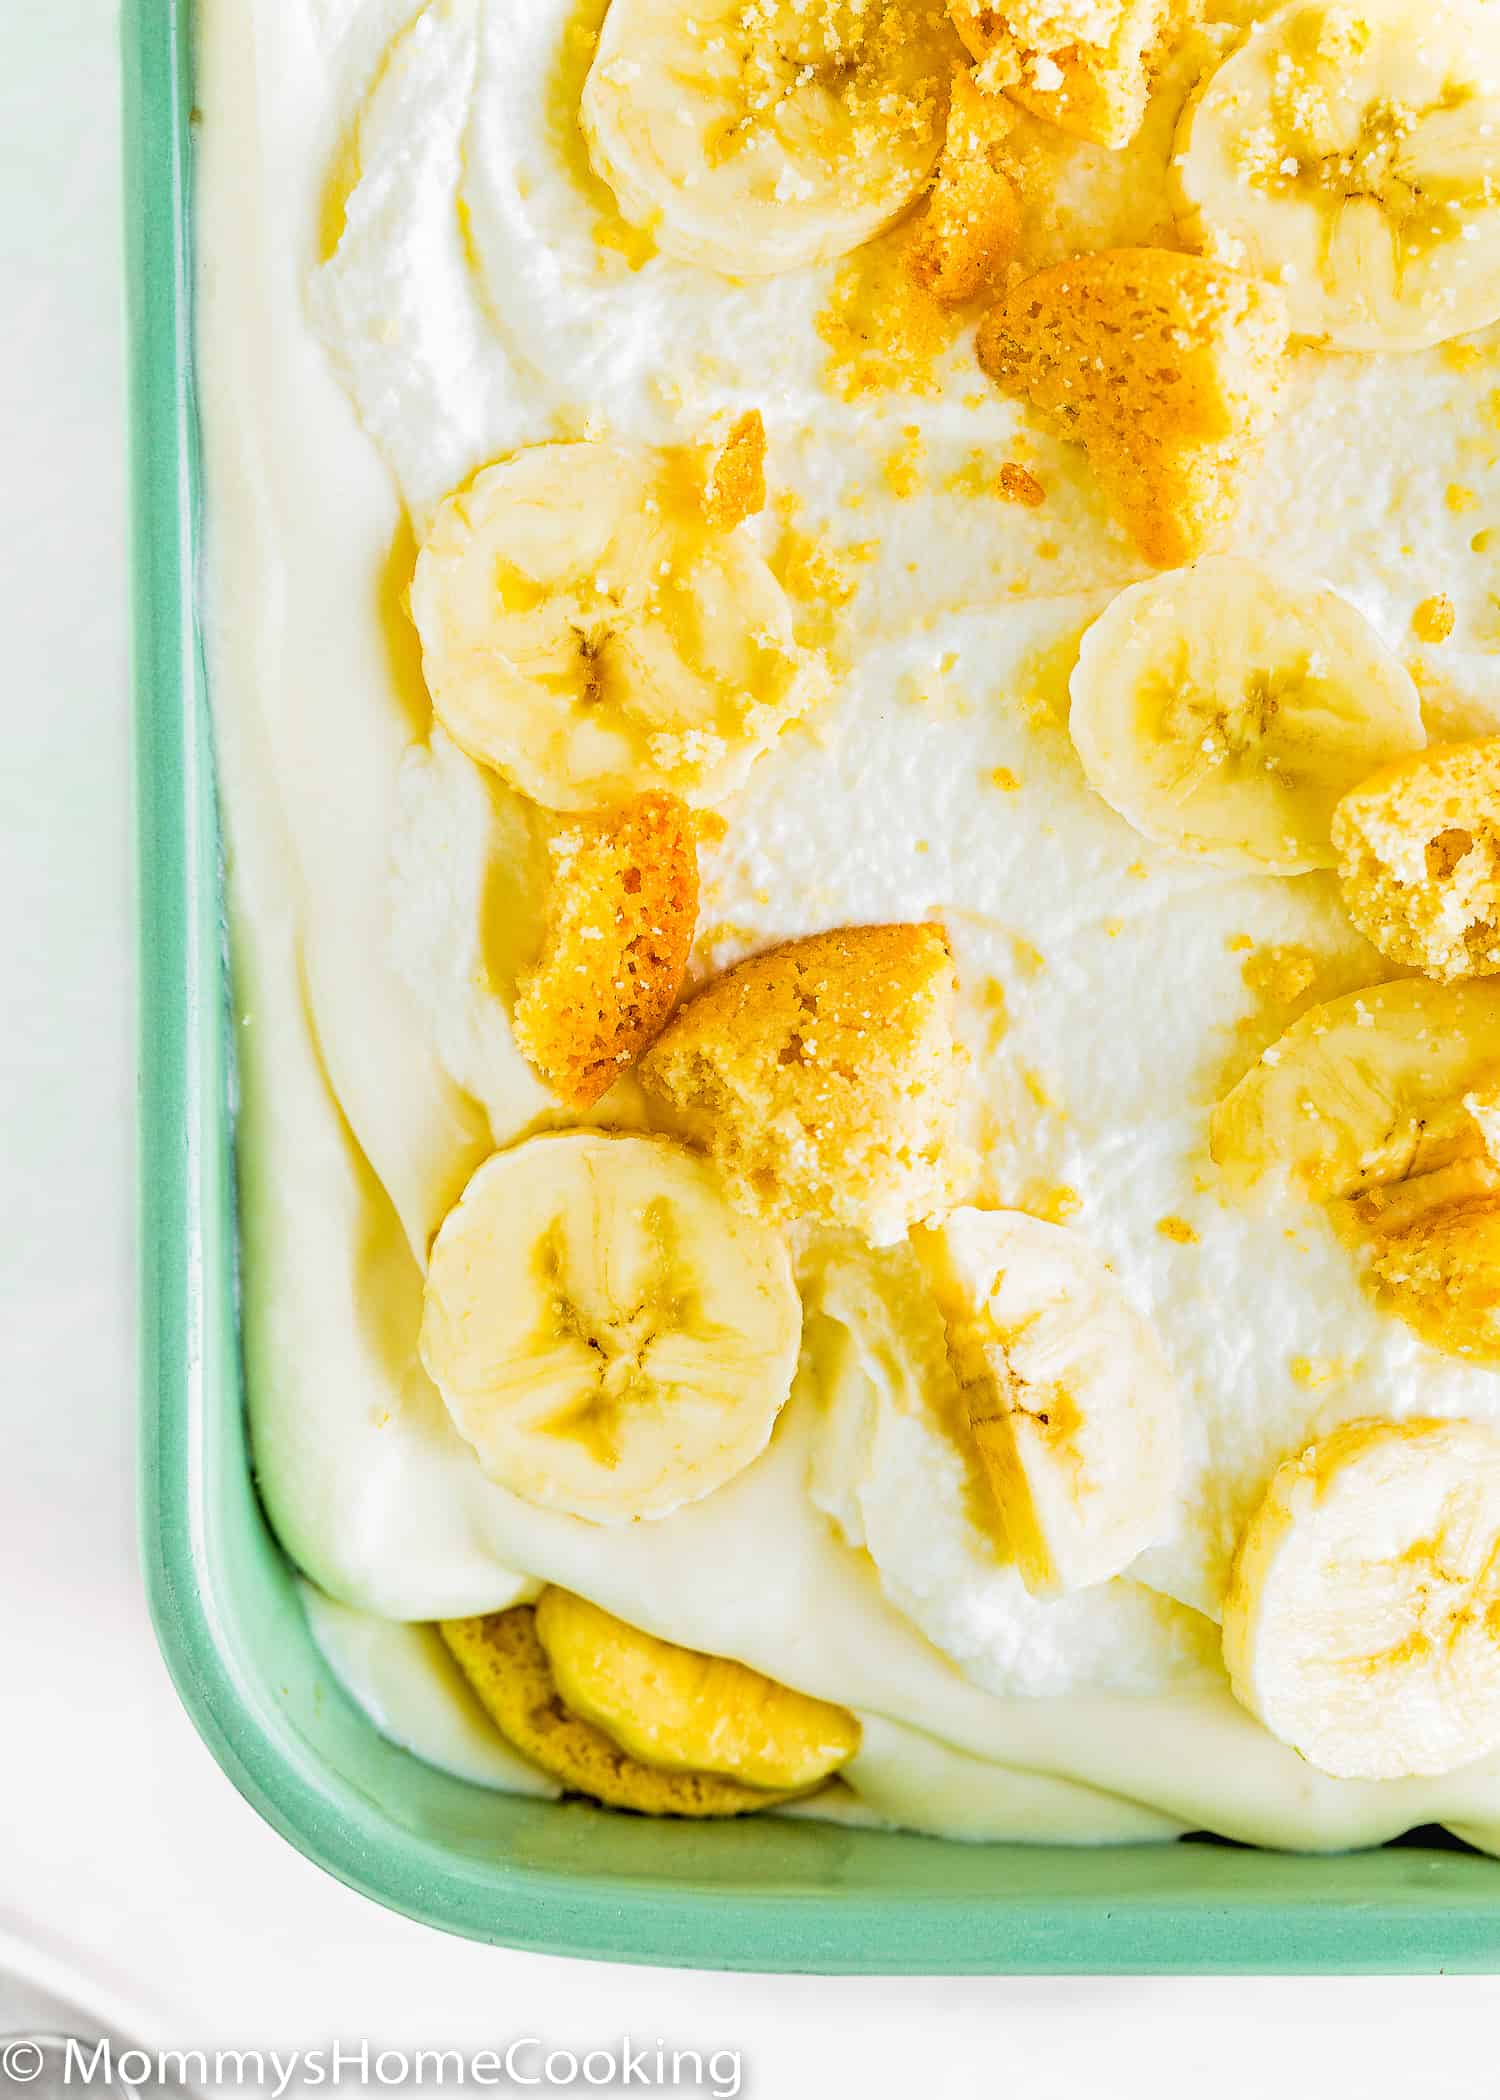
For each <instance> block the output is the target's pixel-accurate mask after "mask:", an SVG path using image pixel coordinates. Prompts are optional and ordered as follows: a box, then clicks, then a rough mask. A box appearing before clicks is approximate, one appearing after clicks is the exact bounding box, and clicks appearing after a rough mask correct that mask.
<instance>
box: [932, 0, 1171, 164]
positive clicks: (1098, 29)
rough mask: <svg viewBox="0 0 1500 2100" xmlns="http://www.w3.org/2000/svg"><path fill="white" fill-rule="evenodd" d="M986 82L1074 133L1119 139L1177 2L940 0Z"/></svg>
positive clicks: (1127, 133) (1142, 110)
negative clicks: (994, 1)
mask: <svg viewBox="0 0 1500 2100" xmlns="http://www.w3.org/2000/svg"><path fill="white" fill-rule="evenodd" d="M948 11H949V13H950V15H951V16H952V18H953V23H954V26H955V27H956V29H957V30H958V33H959V35H960V36H961V37H962V38H963V40H964V43H965V44H966V45H967V46H968V49H969V50H970V51H971V52H972V53H973V55H974V57H975V58H977V59H978V60H979V61H980V69H979V77H980V80H981V82H982V84H983V85H984V86H986V87H990V88H995V89H1003V90H1004V91H1005V93H1006V94H1007V95H1009V96H1010V97H1011V99H1012V100H1013V101H1015V102H1018V103H1019V104H1020V105H1021V107H1022V108H1023V109H1029V110H1030V111H1031V112H1032V114H1033V115H1034V116H1038V117H1043V118H1045V119H1046V120H1047V122H1048V123H1051V124H1055V125H1056V126H1057V127H1058V129H1059V130H1060V131H1066V132H1068V133H1070V134H1071V135H1072V136H1073V137H1074V138H1080V139H1088V140H1091V141H1092V142H1093V144H1095V145H1098V146H1110V147H1119V146H1126V145H1128V144H1129V143H1130V141H1131V140H1132V139H1133V138H1134V137H1135V135H1136V133H1137V131H1139V130H1140V127H1141V119H1142V118H1143V117H1144V116H1145V114H1146V103H1147V101H1148V99H1149V97H1150V93H1151V83H1152V79H1153V76H1154V74H1155V72H1156V69H1157V67H1158V66H1159V65H1160V63H1161V60H1162V59H1163V57H1164V56H1165V54H1166V52H1167V50H1168V49H1169V48H1170V46H1171V43H1172V40H1173V38H1174V37H1175V36H1176V35H1177V34H1178V33H1179V32H1180V31H1181V30H1182V29H1183V28H1184V27H1185V26H1186V23H1187V20H1188V17H1189V13H1190V9H1189V6H1188V5H1187V4H1186V0H1008V4H1007V5H1005V6H1003V7H992V6H990V5H988V4H986V0H948Z"/></svg>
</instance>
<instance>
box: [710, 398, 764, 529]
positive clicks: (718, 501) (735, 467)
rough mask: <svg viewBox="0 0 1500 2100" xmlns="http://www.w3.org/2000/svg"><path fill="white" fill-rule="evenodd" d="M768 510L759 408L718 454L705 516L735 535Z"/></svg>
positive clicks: (738, 426) (737, 425) (739, 421)
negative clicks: (748, 522)
mask: <svg viewBox="0 0 1500 2100" xmlns="http://www.w3.org/2000/svg"><path fill="white" fill-rule="evenodd" d="M765 507H766V426H765V423H764V421H763V420H762V418H761V413H760V410H759V409H758V408H752V409H747V410H746V412H745V414H744V415H742V416H740V417H739V418H738V419H737V420H736V422H735V423H734V424H733V426H732V427H731V429H730V431H729V435H728V436H727V437H726V438H725V440H724V442H723V444H722V445H721V446H720V447H719V448H718V450H717V451H716V452H715V453H714V455H713V458H712V461H711V462H710V465H709V469H708V480H707V482H706V483H705V484H704V489H703V514H704V516H705V517H706V518H707V519H708V522H709V524H710V525H712V526H714V527H715V528H716V529H717V530H719V531H721V532H731V531H733V529H734V527H735V526H736V525H740V524H743V523H744V521H745V519H746V518H753V517H754V516H755V515H756V513H757V512H758V511H762V510H764V509H765Z"/></svg>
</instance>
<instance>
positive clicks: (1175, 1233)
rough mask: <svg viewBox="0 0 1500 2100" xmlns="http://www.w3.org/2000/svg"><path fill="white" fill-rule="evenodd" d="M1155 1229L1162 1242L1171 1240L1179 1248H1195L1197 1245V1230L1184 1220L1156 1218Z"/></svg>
mask: <svg viewBox="0 0 1500 2100" xmlns="http://www.w3.org/2000/svg"><path fill="white" fill-rule="evenodd" d="M1156 1229H1157V1231H1158V1232H1159V1233H1160V1234H1161V1236H1162V1238H1163V1239H1164V1240H1173V1241H1175V1242H1176V1244H1177V1245H1178V1246H1179V1247H1196V1246H1197V1244H1198V1233H1197V1229H1196V1227H1194V1226H1192V1225H1190V1224H1189V1223H1188V1221H1187V1219H1186V1218H1178V1217H1165V1218H1158V1219H1157V1221H1156Z"/></svg>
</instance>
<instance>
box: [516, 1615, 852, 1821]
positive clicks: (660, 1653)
mask: <svg viewBox="0 0 1500 2100" xmlns="http://www.w3.org/2000/svg"><path fill="white" fill-rule="evenodd" d="M536 1631H537V1638H538V1639H539V1640H540V1641H541V1644H542V1646H543V1648H544V1649H545V1650H546V1652H547V1660H548V1662H549V1663H550V1664H551V1666H552V1676H553V1681H554V1682H555V1684H556V1686H557V1689H558V1692H559V1693H560V1694H561V1696H562V1698H563V1700H564V1701H565V1702H566V1704H567V1705H568V1707H569V1708H570V1709H571V1710H572V1712H574V1713H575V1714H579V1715H581V1716H582V1717H583V1719H584V1720H586V1721H591V1722H592V1723H593V1725H594V1726H595V1727H596V1728H602V1729H603V1730H604V1732H605V1734H606V1735H608V1736H609V1737H610V1738H611V1740H612V1741H614V1742H616V1743H618V1744H619V1745H620V1747H621V1749H622V1750H625V1751H627V1752H628V1753H629V1755H630V1756H632V1757H636V1758H639V1759H640V1760H641V1762H642V1763H643V1764H648V1765H655V1766H658V1767H659V1768H661V1769H663V1770H665V1771H669V1772H713V1773H717V1774H718V1775H719V1776H720V1777H722V1778H726V1779H737V1780H739V1781H740V1782H741V1783H742V1784H743V1785H745V1786H756V1787H767V1788H773V1789H775V1790H777V1791H778V1792H787V1793H798V1792H801V1791H802V1790H803V1789H804V1788H807V1787H813V1786H816V1785H817V1784H818V1783H819V1781H820V1780H824V1779H826V1778H827V1777H828V1775H829V1773H830V1772H835V1771H837V1770H838V1768H839V1766H840V1765H843V1764H847V1763H848V1761H849V1759H850V1758H851V1757H852V1756H853V1755H854V1753H855V1751H856V1750H857V1749H858V1748H859V1723H858V1721H856V1720H855V1718H854V1716H853V1714H851V1713H848V1712H846V1711H845V1709H844V1708H843V1707H841V1706H830V1705H829V1703H828V1702H827V1700H825V1699H811V1698H809V1697H808V1696H807V1694H806V1693H804V1692H794V1691H792V1690H791V1689H790V1688H789V1687H788V1686H787V1685H784V1684H777V1683H776V1682H775V1681H774V1680H773V1679H772V1678H770V1677H763V1676H762V1675H761V1673H760V1672H759V1670H751V1669H747V1668H746V1666H745V1665H744V1664H743V1663H738V1662H732V1661H730V1660H729V1659H728V1658H727V1657H725V1656H720V1655H700V1654H699V1653H698V1652H697V1650H696V1649H693V1648H679V1647H678V1646H677V1645H676V1644H675V1643H674V1642H672V1641H660V1640H657V1639H656V1637H655V1636H654V1635H653V1634H649V1633H643V1632H642V1631H641V1629H640V1628H639V1627H637V1626H629V1625H627V1624H626V1623H625V1621H624V1620H623V1619H617V1618H615V1616H614V1615H613V1613H611V1612H607V1611H605V1610H604V1609H603V1608H602V1607H601V1606H600V1605H597V1604H591V1603H589V1601H588V1599H587V1598H585V1597H579V1596H575V1595H574V1594H573V1592H572V1591H571V1590H561V1589H555V1588H554V1589H546V1590H543V1592H542V1594H541V1596H540V1597H539V1598H538V1599H537V1607H536Z"/></svg>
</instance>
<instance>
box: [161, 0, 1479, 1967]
mask: <svg viewBox="0 0 1500 2100" xmlns="http://www.w3.org/2000/svg"><path fill="white" fill-rule="evenodd" d="M244 4H245V5H247V6H254V5H274V4H275V0H244ZM123 17H124V20H123V34H124V83H125V132H126V153H127V165H126V210H127V220H128V224H127V244H128V258H129V271H130V283H129V297H130V323H131V360H132V363H131V402H132V411H133V454H134V551H135V704H136V724H137V729H136V734H137V768H138V786H137V793H138V834H139V841H140V848H139V857H140V904H141V1091H140V1124H141V1217H140V1225H141V1247H142V1258H141V1315H142V1363H141V1392H142V1402H141V1522H142V1538H143V1550H144V1559H145V1568H146V1578H147V1584H148V1588H149V1592H150V1600H151V1608H152V1612H153V1615H154V1617H155V1621H156V1628H157V1633H158V1637H159V1639H160V1642H161V1646H162V1651H163V1653H164V1655H165V1657H166V1660H167V1664H168V1666H169V1668H170V1670H171V1672H172V1675H173V1677H174V1679H175V1681H176V1684H177V1687H178V1690H179V1692H180V1693H181V1696H182V1699H183V1702H184V1704H185V1705H186V1707H187V1709H188V1711H189V1713H190V1714H191V1715H192V1717H193V1719H194V1721H195V1722H196V1724H197V1726H198V1728H199V1729H200V1730H201V1732H202V1734H203V1736H204V1738H205V1740H206V1741H207V1743H208V1744H209V1747H210V1748H211V1749H212V1751H213V1753H214V1755H215V1756H216V1757H217V1758H218V1760H219V1762H220V1764H221V1765H222V1766H223V1768H224V1770H225V1771H226V1772H227V1773H228V1775H229V1777H230V1778H231V1779H232V1780H233V1782H234V1784H235V1785H236V1786H237V1787H238V1788H239V1789H240V1791H241V1792H242V1793H243V1794H244V1795H245V1796H246V1798H247V1799H248V1800H250V1801H251V1802H253V1803H254V1805H255V1806H256V1808H257V1809H259V1811H260V1813H261V1814H262V1815H263V1816H264V1817H265V1818H266V1820H267V1821H268V1822H270V1823H271V1824H272V1825H274V1827H275V1828H276V1829H277V1830H279V1831H280V1832H281V1833H282V1834H283V1836H285V1837H286V1838H288V1839H289V1840H290V1841H291V1843H293V1844H294V1845H296V1846H297V1847H299V1849H300V1850H301V1851H303V1852H304V1853H306V1854H307V1855H308V1857H309V1858H311V1859H314V1860H317V1861H318V1862H319V1863H320V1864H321V1865H322V1866H324V1867H326V1868H327V1869H328V1871H329V1872H330V1873H332V1874H335V1875H337V1876H338V1877H339V1878H340V1879H341V1880H343V1881H345V1882H348V1883H349V1884H350V1885H351V1886H353V1887H354V1888H357V1889H360V1890H362V1891H363V1892H364V1893H365V1894H367V1895H369V1896H372V1897H374V1898H375V1899H376V1900H377V1901H379V1902H381V1903H385V1904H388V1905H389V1906H390V1907H391V1908H393V1909H395V1910H399V1911H404V1912H406V1913H407V1914H408V1915H410V1916H412V1917H414V1918H420V1919H423V1920H425V1921H426V1922H428V1923H430V1924H433V1925H437V1926H441V1927H444V1928H445V1929H447V1930H448V1931H451V1932H457V1933H463V1934H467V1935H469V1936H470V1937H472V1938H475V1939H480V1940H489V1941H492V1942H494V1943H497V1944H500V1945H504V1946H512V1947H527V1948H533V1949H537V1950H540V1951H545V1952H552V1953H567V1954H577V1955H591V1956H597V1957H605V1958H614V1959H619V1960H629V1961H637V1962H655V1963H678V1964H683V1965H688V1966H697V1967H705V1968H709V1967H711V1968H731V1969H764V1970H782V1971H787V1970H790V1971H830V1972H838V1971H845V1972H863V1973H877V1972H899V1971H907V1972H913V1973H926V1974H933V1973H960V1972H979V1973H985V1972H997V1973H998V1972H1030V1973H1036V1972H1046V1971H1052V1972H1056V1971H1083V1972H1105V1971H1116V1972H1118V1971H1137V1972H1141V1971H1157V1972H1160V1971H1188V1972H1211V1971H1217V1972H1225V1971H1242V1972H1270V1971H1282V1972H1285V1971H1323V1972H1336V1971H1393V1970H1437V1969H1446V1970H1467V1971H1479V1972H1490V1971H1494V1970H1497V1969H1500V1866H1497V1865H1496V1863H1495V1862H1493V1861H1491V1860H1487V1859H1482V1858H1479V1857H1476V1856H1474V1855H1471V1854H1468V1853H1466V1852H1464V1851H1462V1850H1461V1849H1458V1848H1455V1847H1451V1846H1441V1845H1440V1846H1427V1845H1423V1844H1420V1843H1417V1844H1403V1845H1399V1846H1392V1847H1387V1848H1385V1849H1383V1850H1378V1851H1368V1852H1363V1853H1356V1854H1349V1855H1344V1856H1339V1857H1330V1858H1299V1857H1291V1856H1288V1855H1284V1854H1276V1853H1267V1852H1255V1851H1250V1850H1246V1849H1242V1848H1239V1847H1234V1846H1227V1845H1221V1844H1214V1843H1207V1842H1205V1843H1194V1842H1192V1841H1185V1842H1182V1843H1178V1844H1172V1845H1133V1846H1121V1847H1115V1848H1109V1849H1099V1850H1081V1851H1080V1850H1069V1849H1066V1848H1060V1847H1045V1846H1036V1847H1024V1846H998V1845H996V1846H971V1845H960V1844H948V1843H942V1842H939V1841H937V1840H934V1839H929V1838H918V1837H901V1836H893V1835H886V1834H882V1833H877V1832H870V1831H857V1830H848V1829H844V1828H837V1827H834V1826H833V1825H817V1824H810V1823H791V1822H785V1821H778V1820H774V1819H762V1820H760V1821H757V1822H754V1823H739V1824H728V1825H722V1826H717V1827H715V1826H709V1827H698V1826H692V1825H686V1824H670V1823H651V1822H647V1821H643V1820H639V1819H636V1818H633V1817H629V1816H616V1815H611V1814H608V1813H606V1812H603V1811H600V1810H597V1809H592V1808H589V1807H587V1806H584V1805H582V1804H561V1805H554V1804H552V1803H538V1802H532V1801H522V1800H517V1799H509V1798H505V1797H502V1796H497V1795H495V1794H492V1793H489V1792H486V1791H485V1790H483V1789H480V1788H477V1787H473V1786H470V1785H467V1784H465V1783H464V1782H463V1781H461V1780H458V1779H453V1778H450V1777H448V1776H446V1775H445V1774H443V1773H441V1772H438V1771H435V1770H433V1769H432V1768H430V1767H428V1766H425V1765H423V1764H421V1763H419V1762H418V1761H417V1760H416V1759H414V1758H412V1757H410V1756H409V1755H407V1754H406V1753H405V1752H403V1751H401V1750H398V1749H396V1748H395V1747H393V1746H392V1745H391V1744H390V1743H388V1742H386V1741H385V1740H384V1739H383V1738H382V1737H381V1736H380V1735H378V1734H377V1733H376V1731H375V1729H374V1728H373V1727H372V1726H371V1725H370V1723H369V1722H368V1721H367V1720H366V1719H365V1717H364V1715H363V1714H362V1713H361V1712H360V1711H359V1710H358V1709H357V1708H356V1707H355V1706H354V1705H353V1704H352V1703H351V1702H350V1701H349V1700H348V1699H347V1698H346V1696H345V1695H344V1693H343V1692H342V1691H341V1690H340V1688H339V1686H338V1685H337V1683H336V1682H335V1681H334V1679H333V1678H332V1677H331V1675H330V1674H329V1672H328V1670H327V1668H326V1666H325V1665H324V1664H323V1662H322V1660H321V1658H320V1656H319V1653H318V1651H317V1649H316V1647H315V1646H314V1644H313V1642H312V1639H311V1637H310V1635H309V1633H308V1630H307V1627H306V1624H305V1622H304V1619H303V1615H302V1611H301V1607H300V1605H299V1602H298V1597H297V1590H296V1586H295V1582H294V1579H293V1575H292V1571H291V1569H290V1567H289V1566H288V1564H287V1563H286V1561H285V1560H284V1559H283V1558H282V1556H281V1554H280V1552H279V1550H278V1548H277V1546H276V1544H275V1542H274V1541H273V1539H272V1538H271V1536H270V1534H269V1533H268V1531H267V1529H266V1525H265V1522H264V1519H263V1517H262V1515H261V1512H260V1508H259V1505H258V1503H257V1501H256V1496H255V1488H254V1483H253V1480H252V1477H251V1469H250V1461H249V1454H248V1450H247V1446H246V1438H245V1429H244V1417H243V1408H242V1405H241V1369H240V1361H239V1352H238V1344H237V1335H236V1282H235V1267H236V1265H235V1205H234V1170H233V1156H232V1131H231V1098H232V1077H233V1075H232V1070H231V1062H230V1051H229V1032H228V1029H227V1026H226V1018H227V1013H228V1003H227V995H226V964H225V940H224V925H223V901H222V894H221V882H220V862H219V846H218V834H217V826H216V814H215V801H214V773H213V751H212V737H211V733H210V726H209V716H208V706H207V695H206V691H205V680H204V670H203V659H202V654H201V651H200V647H199V635H198V629H197V621H196V614H195V593H194V583H195V565H196V560H197V552H196V548H197V528H198V506H199V487H198V461H197V450H196V437H195V428H194V411H193V376H192V354H191V344H192V335H191V329H192V316H191V272H190V252H191V246H190V244H191V223H190V207H191V145H190V141H191V126H192V87H191V76H192V67H191V6H190V0H124V7H123ZM1164 1754H1170V1753H1169V1752H1165V1753H1164Z"/></svg>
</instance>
